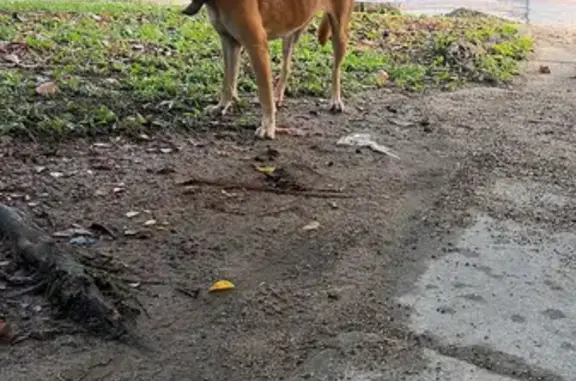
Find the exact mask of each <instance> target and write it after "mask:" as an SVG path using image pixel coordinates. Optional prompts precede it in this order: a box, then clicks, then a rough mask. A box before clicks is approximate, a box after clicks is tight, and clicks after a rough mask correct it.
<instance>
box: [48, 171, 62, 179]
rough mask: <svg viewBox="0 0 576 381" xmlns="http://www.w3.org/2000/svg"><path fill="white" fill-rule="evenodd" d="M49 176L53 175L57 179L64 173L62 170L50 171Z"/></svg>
mask: <svg viewBox="0 0 576 381" xmlns="http://www.w3.org/2000/svg"><path fill="white" fill-rule="evenodd" d="M50 176H52V177H54V178H55V179H58V178H60V177H62V176H64V174H63V173H62V172H50Z"/></svg>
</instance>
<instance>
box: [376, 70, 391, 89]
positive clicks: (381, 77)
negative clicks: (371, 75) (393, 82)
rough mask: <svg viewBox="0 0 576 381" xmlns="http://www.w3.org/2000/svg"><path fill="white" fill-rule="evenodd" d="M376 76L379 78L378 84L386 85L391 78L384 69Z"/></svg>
mask: <svg viewBox="0 0 576 381" xmlns="http://www.w3.org/2000/svg"><path fill="white" fill-rule="evenodd" d="M376 78H377V80H378V84H380V86H382V85H384V84H385V83H386V82H388V79H389V78H390V75H389V74H388V73H387V72H385V71H384V70H380V71H379V72H378V74H377V75H376Z"/></svg>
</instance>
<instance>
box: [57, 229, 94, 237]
mask: <svg viewBox="0 0 576 381" xmlns="http://www.w3.org/2000/svg"><path fill="white" fill-rule="evenodd" d="M93 235H94V234H92V232H91V231H90V230H87V229H84V228H70V229H66V230H61V231H57V232H55V233H52V237H56V238H70V237H76V236H89V237H91V236H93Z"/></svg>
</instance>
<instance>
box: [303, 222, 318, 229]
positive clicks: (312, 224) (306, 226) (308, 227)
mask: <svg viewBox="0 0 576 381" xmlns="http://www.w3.org/2000/svg"><path fill="white" fill-rule="evenodd" d="M319 227H320V222H318V221H312V222H310V223H309V224H308V225H305V226H304V227H303V228H302V230H304V231H310V230H316V229H318V228H319Z"/></svg>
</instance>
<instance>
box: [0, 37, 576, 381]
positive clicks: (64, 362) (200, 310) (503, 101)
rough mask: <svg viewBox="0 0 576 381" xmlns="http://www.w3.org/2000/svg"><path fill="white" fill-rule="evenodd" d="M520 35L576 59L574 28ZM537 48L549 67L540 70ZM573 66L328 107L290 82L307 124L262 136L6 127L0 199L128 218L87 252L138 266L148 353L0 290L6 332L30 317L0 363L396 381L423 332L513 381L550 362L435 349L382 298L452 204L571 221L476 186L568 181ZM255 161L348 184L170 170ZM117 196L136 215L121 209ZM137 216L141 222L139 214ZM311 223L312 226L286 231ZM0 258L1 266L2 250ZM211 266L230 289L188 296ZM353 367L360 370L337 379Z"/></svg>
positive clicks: (64, 223)
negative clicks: (80, 133) (496, 181)
mask: <svg viewBox="0 0 576 381" xmlns="http://www.w3.org/2000/svg"><path fill="white" fill-rule="evenodd" d="M536 33H537V36H538V39H539V41H540V43H539V48H538V52H537V58H539V59H542V60H548V59H553V60H561V61H573V62H574V61H576V34H575V33H573V32H566V31H559V32H558V33H556V32H553V31H550V30H547V31H541V30H540V31H536ZM541 64H545V65H548V66H549V67H550V69H551V74H541V73H539V65H541ZM574 76H576V64H562V63H548V62H546V63H542V62H537V61H534V62H532V63H530V64H529V65H527V67H526V69H525V75H524V76H523V78H521V79H519V81H518V83H517V84H515V85H514V86H513V87H512V88H510V89H496V88H483V87H475V88H468V89H464V90H460V91H458V92H454V93H434V94H427V95H425V96H423V97H406V96H404V95H400V94H393V93H386V92H379V93H367V94H363V95H361V96H359V97H356V98H353V99H350V98H349V99H348V103H347V105H348V112H347V113H346V114H344V115H340V116H333V115H330V114H328V113H327V112H325V111H324V110H325V107H326V104H324V103H322V104H319V102H317V101H314V100H309V101H307V100H302V99H292V100H290V101H289V103H288V106H287V108H286V109H283V110H282V111H281V115H280V124H281V125H285V126H297V127H302V128H303V129H305V130H307V131H309V132H310V133H311V136H308V137H294V136H285V135H281V136H280V137H279V139H278V140H277V141H275V142H272V143H270V142H260V141H254V140H253V130H250V129H238V130H230V129H226V128H224V127H219V126H218V124H216V123H215V125H214V126H212V127H210V128H207V129H206V131H198V132H197V133H196V134H194V135H187V136H183V135H179V134H167V135H165V136H162V137H153V138H152V139H151V140H149V141H146V140H144V141H130V140H126V139H119V140H117V139H113V140H98V141H87V140H84V141H75V142H73V143H70V142H69V143H66V144H58V145H50V146H49V145H46V144H23V143H19V142H15V141H11V140H10V139H7V138H4V139H3V140H2V145H1V146H0V147H1V148H0V157H1V158H2V159H1V160H2V165H1V166H0V174H1V177H0V197H1V198H2V200H4V201H5V202H7V203H9V204H11V205H14V206H16V207H18V208H20V209H22V210H24V211H27V212H29V213H30V214H31V215H33V216H35V218H36V221H37V222H38V223H39V224H40V225H41V226H42V227H43V228H45V229H46V230H47V231H50V232H55V231H59V230H63V229H67V228H69V227H70V226H71V224H79V225H81V226H88V225H90V224H91V223H93V222H98V223H101V224H103V225H106V226H108V227H110V228H112V229H116V230H117V231H120V232H121V231H123V230H126V229H128V230H139V231H141V234H138V235H137V236H124V235H122V234H120V235H119V238H117V239H115V240H104V239H103V240H99V241H98V242H96V243H95V244H94V245H93V246H92V249H94V250H98V251H100V252H102V253H104V254H107V255H110V256H112V257H114V258H115V259H117V260H120V261H122V262H123V263H124V264H125V266H126V268H127V269H129V272H130V273H132V275H130V278H131V279H134V280H139V281H140V282H141V284H140V285H139V287H138V289H139V290H140V295H139V297H140V300H141V301H142V303H143V305H144V306H145V307H146V309H147V312H148V314H149V317H146V316H142V317H141V318H140V321H139V333H140V334H141V335H142V336H143V337H145V338H146V340H147V341H148V342H149V343H150V344H151V345H152V347H153V348H154V349H155V351H153V352H141V351H138V350H136V349H132V348H128V347H126V346H124V345H121V344H116V343H110V342H103V341H101V340H99V339H96V338H93V337H91V336H88V335H83V334H67V333H64V334H55V335H53V337H52V336H50V335H49V333H50V332H51V330H52V332H55V331H54V330H55V329H56V328H55V323H54V322H53V321H52V320H50V319H49V307H48V306H47V305H45V304H44V303H43V301H42V299H41V298H36V297H25V298H20V299H17V300H12V301H10V300H3V301H2V302H1V303H0V308H2V309H4V310H3V311H0V312H3V313H4V315H5V316H6V319H7V320H8V321H9V322H11V324H12V326H13V330H14V331H15V332H17V333H18V332H20V333H26V332H32V331H35V330H36V331H41V332H40V333H42V332H44V333H43V334H39V335H36V336H32V337H31V338H29V339H27V340H23V341H21V342H20V343H18V344H15V345H13V346H3V347H2V346H0V379H2V380H10V381H36V380H44V381H46V380H71V381H79V380H91V381H93V380H107V381H112V380H126V381H128V380H130V381H134V380H139V381H140V380H142V381H144V380H191V381H198V380H206V381H213V380H214V381H215V380H223V379H226V380H230V381H243V380H254V381H259V380H294V381H295V380H305V379H308V380H339V379H346V376H347V375H348V379H353V380H380V379H382V380H384V379H386V380H401V379H408V378H406V377H408V376H410V375H414V374H417V373H418V372H419V369H421V368H423V367H424V366H425V364H424V361H423V360H422V353H423V350H425V349H427V348H434V349H436V350H438V351H440V352H442V353H445V354H449V355H450V356H453V357H456V358H464V357H466V360H467V361H468V362H470V363H474V364H475V365H477V366H480V367H484V368H492V369H493V370H494V371H496V372H497V373H501V374H506V375H508V376H510V377H515V378H516V379H523V380H529V379H537V377H541V378H538V379H546V380H548V379H549V380H561V379H563V378H561V377H560V378H559V376H554V375H549V374H547V373H542V372H538V371H536V370H530V369H528V370H526V369H524V370H522V371H520V370H519V371H518V373H517V374H516V375H514V374H512V373H514V371H513V370H512V371H510V370H506V371H504V370H500V371H499V368H498V365H494V364H493V362H492V363H490V364H488V363H486V364H483V360H482V359H481V358H476V359H473V358H472V357H474V356H472V357H471V356H468V355H466V354H464V351H459V350H458V349H457V348H456V349H450V348H443V349H442V348H440V344H438V343H437V342H436V341H435V339H434V338H433V337H429V336H427V335H420V334H414V333H412V332H411V330H410V329H409V328H408V327H407V325H406V322H407V318H408V316H409V315H410V313H411V311H410V309H409V308H407V307H404V306H402V305H400V304H399V303H398V302H397V300H396V297H397V296H398V295H399V294H401V293H403V292H405V291H406V290H409V289H410V288H411V287H412V285H413V284H414V282H415V280H416V278H417V277H418V275H419V274H420V273H421V271H423V266H424V265H423V263H424V261H425V260H430V259H431V258H434V257H435V256H436V254H435V253H436V252H437V249H438V248H439V245H441V241H442V240H443V239H444V238H445V237H449V236H450V235H451V234H454V233H455V232H457V231H458V229H461V228H462V227H464V226H466V225H467V224H468V223H469V222H470V218H471V216H470V213H469V212H468V211H469V210H470V208H481V209H484V210H486V211H487V212H488V213H489V214H490V215H492V216H503V215H504V216H506V217H507V218H511V219H513V220H516V221H538V222H539V223H543V224H544V225H545V226H546V227H548V228H550V229H552V230H554V229H567V230H569V229H573V227H574V221H575V220H574V210H575V207H576V205H575V204H574V203H572V202H569V203H568V204H566V205H564V206H563V208H561V209H558V210H556V211H554V212H553V213H544V214H542V213H536V212H535V211H536V210H537V209H536V208H534V207H533V206H532V205H528V206H526V207H525V208H524V209H522V210H521V212H514V213H512V212H510V210H508V209H507V207H506V205H505V204H504V205H502V204H490V203H489V201H487V200H485V199H483V197H482V196H481V194H479V193H478V192H476V190H477V189H479V188H481V187H483V186H485V185H486V184H488V183H490V182H491V181H492V180H493V176H498V177H499V178H502V177H504V178H511V179H521V180H531V181H539V182H543V183H546V184H549V185H551V186H555V187H557V188H558V189H559V192H561V193H562V194H564V195H566V196H570V197H572V196H574V195H575V190H576V184H575V180H574V179H576V165H575V164H574V163H576V150H575V148H574V143H575V142H576V135H575V134H574V132H573V128H574V125H575V124H576V97H575V96H574V94H573V91H574V84H575V83H576V79H574ZM230 117H231V118H234V117H237V115H236V116H235V115H232V116H230ZM356 132H363V133H370V134H371V135H372V136H373V138H374V140H376V141H378V142H380V143H382V144H384V145H387V146H389V147H391V148H393V149H394V151H395V152H397V153H398V155H399V156H400V158H401V160H394V159H392V158H389V157H387V156H384V155H382V154H379V153H375V152H372V151H370V150H368V149H356V148H353V147H346V146H337V145H336V141H337V140H338V139H339V138H340V137H342V136H345V135H347V134H349V133H356ZM268 145H269V146H270V147H269V148H268V147H267V146H268ZM254 164H257V165H273V166H275V167H276V168H283V169H284V170H285V172H286V173H287V174H289V176H292V177H291V179H292V180H293V181H294V182H296V183H298V184H301V185H304V186H307V187H314V188H331V189H340V190H342V192H343V193H346V194H349V195H351V197H350V198H339V199H326V198H313V197H302V196H294V195H281V194H272V193H263V192H258V191H245V190H241V189H229V190H226V191H223V190H222V189H219V188H216V187H210V186H196V187H190V188H184V187H182V186H179V185H177V182H178V181H179V180H182V179H187V178H193V177H195V178H200V177H201V178H209V179H214V180H220V181H226V182H228V183H234V182H236V183H237V182H243V183H245V182H251V183H261V182H262V181H264V180H263V177H264V176H263V175H262V174H261V173H259V172H257V171H256V170H255V169H254V167H253V165H254ZM43 167H45V168H43ZM57 173H59V174H61V175H59V174H57ZM129 211H138V212H140V214H139V215H138V216H135V217H132V218H128V217H126V215H125V214H126V213H127V212H129ZM150 219H154V220H156V221H157V224H156V225H151V226H144V223H145V221H147V220H150ZM312 221H317V222H318V223H319V227H318V228H317V229H313V230H306V229H303V227H304V226H306V225H308V224H310V223H311V222H312ZM428 248H429V250H428ZM0 260H1V261H2V262H3V266H10V264H9V262H10V258H9V257H5V256H4V255H3V254H2V253H0ZM5 261H7V262H5ZM219 279H229V280H231V281H233V282H234V283H235V285H236V289H235V290H233V291H231V292H227V293H221V294H208V293H206V289H207V288H208V287H209V286H210V284H211V283H212V282H214V281H216V280H219ZM3 287H5V286H3ZM182 290H184V291H185V292H182ZM479 319H482V318H481V317H480V318H479ZM58 329H60V328H58ZM64 332H65V330H64ZM575 334H576V333H575ZM574 340H576V338H574ZM351 369H354V370H358V372H361V373H362V374H363V375H364V376H362V377H363V378H362V377H360V376H358V375H356V376H350V374H351V373H350V371H351ZM507 369H508V368H507ZM519 369H520V367H519ZM384 371H386V372H388V373H386V376H384V375H383V374H384V373H383V372H384ZM370 374H373V375H379V376H374V377H373V378H370V376H369V375H370ZM354 377H356V378H354ZM378 377H381V378H378ZM542 377H544V378H542ZM546 377H548V378H546Z"/></svg>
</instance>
